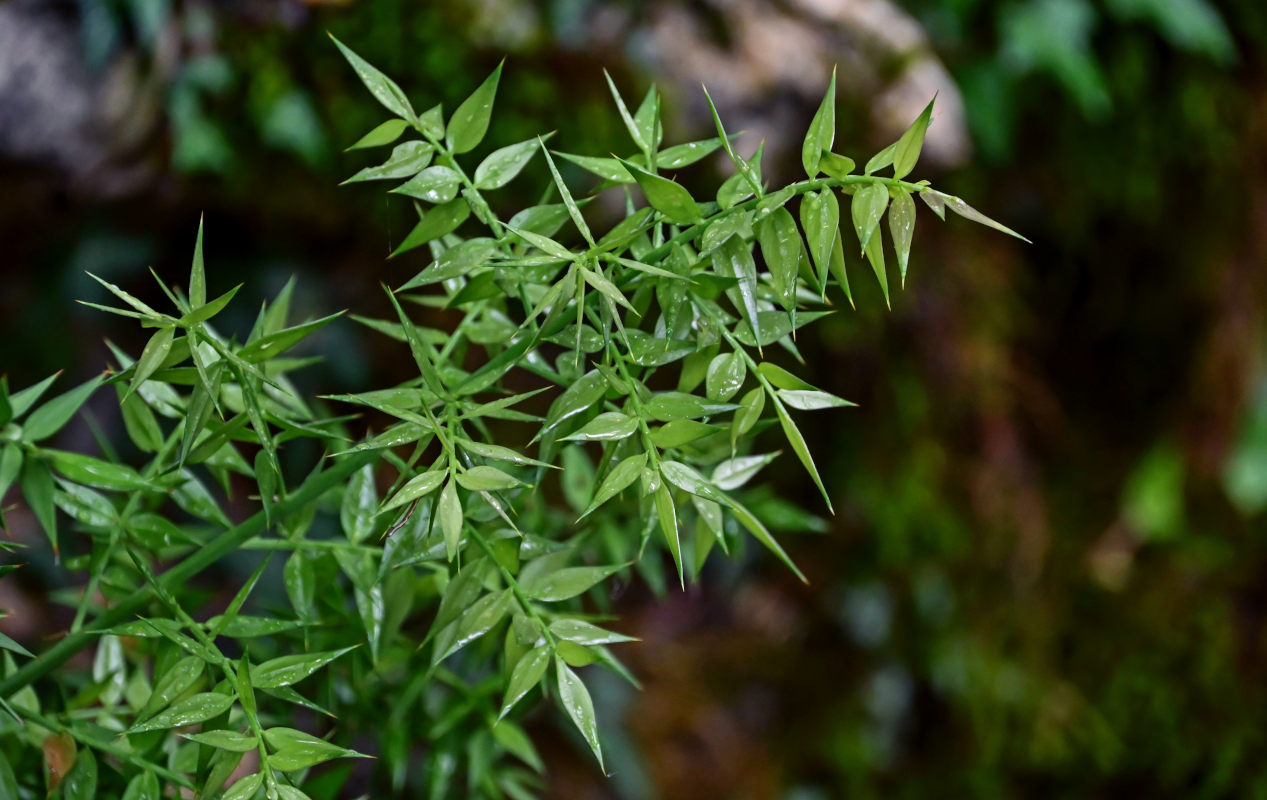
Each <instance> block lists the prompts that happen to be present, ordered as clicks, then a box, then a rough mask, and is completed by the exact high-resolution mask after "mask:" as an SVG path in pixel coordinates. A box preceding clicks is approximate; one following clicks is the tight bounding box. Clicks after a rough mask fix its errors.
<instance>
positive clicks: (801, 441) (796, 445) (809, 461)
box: [774, 403, 831, 511]
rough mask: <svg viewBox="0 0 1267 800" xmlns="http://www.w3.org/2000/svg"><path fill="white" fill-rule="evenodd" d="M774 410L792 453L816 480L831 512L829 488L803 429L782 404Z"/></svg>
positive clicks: (776, 404) (816, 484)
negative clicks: (825, 483) (802, 433)
mask: <svg viewBox="0 0 1267 800" xmlns="http://www.w3.org/2000/svg"><path fill="white" fill-rule="evenodd" d="M774 409H775V411H776V412H777V413H778V415H779V424H780V425H781V426H782V427H783V435H784V436H786V437H787V441H788V444H790V445H791V446H792V451H793V452H794V453H796V457H797V458H799V459H800V460H801V464H803V465H804V466H805V471H806V472H808V473H809V475H810V477H811V478H813V479H814V485H815V486H817V487H818V491H819V492H820V493H821V494H822V495H823V500H824V501H826V503H827V510H828V511H830V510H831V497H830V496H828V494H827V488H826V487H825V486H823V479H822V478H821V477H819V475H818V467H816V466H814V457H813V456H812V455H810V452H809V445H807V444H806V443H805V437H804V436H802V435H801V429H800V428H798V427H796V423H795V422H793V421H792V418H791V417H790V416H788V413H787V411H786V410H785V409H784V408H783V406H782V404H780V403H775V404H774Z"/></svg>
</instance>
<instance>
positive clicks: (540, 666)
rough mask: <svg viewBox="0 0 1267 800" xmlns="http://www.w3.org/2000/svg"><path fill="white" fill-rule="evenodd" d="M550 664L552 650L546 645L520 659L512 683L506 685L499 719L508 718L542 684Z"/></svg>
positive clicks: (512, 673) (511, 674)
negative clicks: (512, 709)
mask: <svg viewBox="0 0 1267 800" xmlns="http://www.w3.org/2000/svg"><path fill="white" fill-rule="evenodd" d="M549 664H550V648H549V646H548V645H544V644H543V645H541V646H539V647H534V648H533V649H532V650H529V651H528V652H527V653H525V654H524V656H523V657H522V658H520V659H519V662H518V663H517V664H515V668H514V669H513V670H512V671H511V673H510V681H509V682H508V683H507V684H506V696H505V699H504V700H503V701H502V708H501V712H500V713H498V715H497V718H498V719H501V718H502V717H504V716H506V712H508V711H510V709H511V708H512V707H514V705H515V704H516V703H518V702H519V701H520V700H522V699H523V697H524V695H526V694H528V692H530V691H532V689H533V687H534V686H536V685H537V684H538V683H540V682H541V678H542V676H543V675H545V673H546V667H547V666H549Z"/></svg>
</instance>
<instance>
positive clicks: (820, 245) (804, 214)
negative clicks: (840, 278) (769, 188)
mask: <svg viewBox="0 0 1267 800" xmlns="http://www.w3.org/2000/svg"><path fill="white" fill-rule="evenodd" d="M801 227H802V228H804V229H805V241H806V243H807V244H808V245H809V254H810V257H811V258H813V260H814V265H815V266H816V267H817V268H818V282H819V284H820V285H822V286H823V288H824V289H826V287H827V273H828V271H829V270H830V269H831V252H832V247H833V246H834V245H835V242H836V235H837V233H839V231H840V203H839V202H838V201H837V200H836V194H835V192H833V191H831V190H830V189H824V190H823V191H821V192H807V193H806V194H805V195H804V196H803V197H802V198H801Z"/></svg>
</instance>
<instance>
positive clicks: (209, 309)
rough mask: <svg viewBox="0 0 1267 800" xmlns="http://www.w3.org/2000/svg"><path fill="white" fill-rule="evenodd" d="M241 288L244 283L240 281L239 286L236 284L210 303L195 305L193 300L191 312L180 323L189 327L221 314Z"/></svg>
mask: <svg viewBox="0 0 1267 800" xmlns="http://www.w3.org/2000/svg"><path fill="white" fill-rule="evenodd" d="M241 288H242V284H240V283H239V284H238V285H237V286H234V287H233V288H232V289H230V290H229V291H227V292H225V293H224V294H222V295H220V296H219V297H217V298H216V299H215V300H212V301H211V302H210V303H201V304H199V305H193V303H192V301H191V303H190V305H191V308H190V309H189V312H188V313H186V314H185V315H184V316H183V317H181V318H180V320H179V322H178V324H179V325H180V326H181V327H182V328H187V327H190V326H191V325H196V324H198V323H199V322H206V321H207V320H209V319H211V318H212V317H214V316H215V315H216V314H219V313H220V312H221V310H223V309H224V307H225V306H227V305H228V304H229V301H230V300H232V299H233V296H234V295H235V294H237V293H238V289H241Z"/></svg>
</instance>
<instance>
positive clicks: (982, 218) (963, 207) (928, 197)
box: [920, 190, 1033, 244]
mask: <svg viewBox="0 0 1267 800" xmlns="http://www.w3.org/2000/svg"><path fill="white" fill-rule="evenodd" d="M920 196H921V197H923V198H924V199H925V202H927V203H928V204H929V206H933V203H935V202H938V201H940V203H941V204H942V205H943V206H944V207H945V208H949V209H950V210H951V211H953V212H955V213H956V214H958V215H959V216H961V217H963V218H964V219H969V220H972V221H973V222H976V223H978V224H981V225H984V226H986V227H987V228H994V229H995V230H996V231H1000V232H1002V233H1006V234H1007V235H1008V236H1015V237H1016V238H1017V239H1020V240H1021V241H1022V242H1025V243H1026V244H1033V242H1031V241H1030V240H1029V239H1026V238H1025V237H1024V236H1021V235H1020V234H1019V233H1017V232H1016V231H1014V230H1012V229H1011V228H1009V227H1007V226H1006V225H1003V224H1002V223H999V222H996V221H994V220H992V219H990V218H989V217H987V216H986V215H985V214H982V213H981V212H980V211H977V210H976V209H975V208H973V207H972V206H970V205H968V204H967V203H965V202H964V201H963V200H962V199H960V198H958V197H955V196H954V195H949V194H943V193H941V192H935V191H931V190H930V191H927V192H921V194H920ZM933 210H934V211H936V210H937V209H936V208H935V207H934V208H933Z"/></svg>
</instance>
